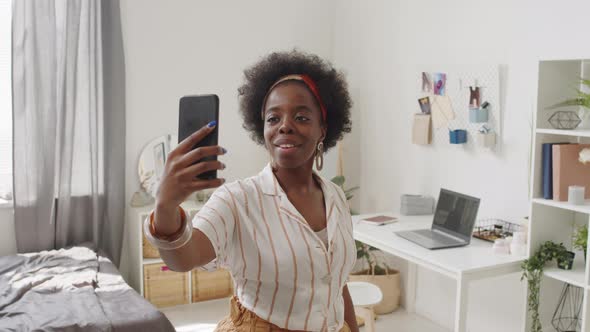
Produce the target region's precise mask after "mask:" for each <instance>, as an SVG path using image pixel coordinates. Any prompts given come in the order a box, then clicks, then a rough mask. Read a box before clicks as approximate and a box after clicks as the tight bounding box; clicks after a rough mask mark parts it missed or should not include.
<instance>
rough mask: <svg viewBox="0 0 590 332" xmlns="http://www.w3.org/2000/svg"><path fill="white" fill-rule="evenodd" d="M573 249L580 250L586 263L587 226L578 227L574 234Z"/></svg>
mask: <svg viewBox="0 0 590 332" xmlns="http://www.w3.org/2000/svg"><path fill="white" fill-rule="evenodd" d="M573 247H574V248H575V249H579V250H582V252H583V253H584V261H586V250H587V248H588V225H584V226H580V227H578V228H577V230H576V232H575V233H574V239H573Z"/></svg>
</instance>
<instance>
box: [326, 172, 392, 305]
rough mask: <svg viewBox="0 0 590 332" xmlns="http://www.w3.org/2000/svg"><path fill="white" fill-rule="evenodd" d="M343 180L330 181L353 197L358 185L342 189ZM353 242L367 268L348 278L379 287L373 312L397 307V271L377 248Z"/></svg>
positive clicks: (357, 253)
mask: <svg viewBox="0 0 590 332" xmlns="http://www.w3.org/2000/svg"><path fill="white" fill-rule="evenodd" d="M345 181H346V179H345V178H344V176H341V175H339V176H336V177H334V178H332V182H334V183H335V184H337V185H338V186H340V188H342V190H343V191H344V194H345V195H346V199H347V200H350V199H351V198H352V197H353V194H352V192H354V191H355V190H357V189H358V188H359V187H353V188H349V189H344V182H345ZM350 213H351V214H352V215H355V214H357V213H356V212H354V211H353V210H351V211H350ZM355 243H356V257H357V261H359V262H360V263H361V264H362V266H366V267H367V268H366V269H363V270H362V271H359V272H356V273H354V274H351V275H350V277H349V279H350V280H351V281H366V282H370V283H372V284H374V285H376V286H377V287H379V289H381V292H382V293H383V300H382V301H381V303H380V304H378V305H376V306H374V307H373V309H374V310H375V313H377V314H379V315H381V314H387V313H390V312H392V311H394V310H395V309H397V308H398V307H399V302H400V296H401V291H400V284H401V282H400V273H399V271H397V270H394V269H391V268H390V267H389V266H387V264H385V263H384V262H383V261H382V260H381V259H380V258H379V257H378V256H377V255H376V254H375V253H376V252H378V251H379V249H377V248H374V247H371V246H369V245H367V244H365V243H362V242H359V241H355Z"/></svg>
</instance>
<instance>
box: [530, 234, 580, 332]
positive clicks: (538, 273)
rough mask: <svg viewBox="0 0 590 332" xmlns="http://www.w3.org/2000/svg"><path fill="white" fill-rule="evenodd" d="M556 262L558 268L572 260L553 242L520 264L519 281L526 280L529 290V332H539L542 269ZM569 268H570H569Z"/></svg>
mask: <svg viewBox="0 0 590 332" xmlns="http://www.w3.org/2000/svg"><path fill="white" fill-rule="evenodd" d="M554 259H555V260H557V261H559V262H561V263H558V265H559V266H560V267H566V266H567V265H568V263H569V262H570V261H573V258H571V259H570V254H568V251H567V249H566V248H565V246H564V245H563V244H562V243H560V244H556V243H555V242H553V241H546V242H545V243H543V244H542V245H541V246H540V247H539V249H537V251H536V252H535V253H534V254H533V255H531V257H529V258H528V259H525V260H524V262H523V263H522V265H521V267H522V270H523V271H522V277H521V280H523V279H526V280H527V286H528V290H529V294H528V311H529V312H530V313H531V319H532V324H531V332H541V331H542V327H541V321H540V319H539V291H540V286H541V278H542V277H543V269H544V267H545V265H546V264H547V263H549V262H551V261H553V260H554ZM570 268H571V266H570Z"/></svg>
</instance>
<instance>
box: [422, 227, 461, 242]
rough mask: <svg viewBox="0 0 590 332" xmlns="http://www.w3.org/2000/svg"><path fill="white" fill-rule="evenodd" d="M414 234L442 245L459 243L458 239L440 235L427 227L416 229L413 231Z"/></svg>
mask: <svg viewBox="0 0 590 332" xmlns="http://www.w3.org/2000/svg"><path fill="white" fill-rule="evenodd" d="M413 233H414V234H416V235H417V236H418V237H421V238H423V239H429V240H432V241H433V242H435V243H437V244H439V243H440V244H442V245H447V244H457V243H459V241H457V240H455V239H453V238H450V237H447V236H444V235H441V234H439V233H437V232H433V231H431V230H429V229H421V230H417V231H415V232H413Z"/></svg>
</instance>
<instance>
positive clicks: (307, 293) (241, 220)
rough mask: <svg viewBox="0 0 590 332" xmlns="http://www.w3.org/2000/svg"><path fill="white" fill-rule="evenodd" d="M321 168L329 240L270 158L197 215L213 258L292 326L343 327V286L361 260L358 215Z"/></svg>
mask: <svg viewBox="0 0 590 332" xmlns="http://www.w3.org/2000/svg"><path fill="white" fill-rule="evenodd" d="M314 174H315V175H316V176H317V177H318V178H319V179H320V183H321V187H322V191H323V193H324V200H325V204H326V213H327V233H328V243H329V245H328V248H326V247H325V246H324V244H323V243H322V240H321V239H320V238H319V237H318V234H316V233H315V232H314V231H313V230H312V229H311V228H310V227H309V225H308V224H307V222H306V221H305V219H304V218H303V216H302V215H301V214H300V213H299V212H298V211H297V209H296V208H295V207H294V206H293V204H291V202H290V201H289V199H288V198H287V195H286V194H285V192H284V191H283V189H282V188H281V186H280V185H279V183H278V181H277V180H276V177H275V176H274V173H273V172H272V170H271V168H270V166H269V165H267V166H266V167H265V168H264V169H263V170H262V172H260V173H259V174H258V175H256V176H253V177H250V178H248V179H245V180H243V181H236V182H233V183H229V184H226V185H224V186H222V187H220V188H218V189H217V190H216V191H215V193H214V194H213V195H212V196H211V198H210V199H209V201H207V203H206V204H205V206H204V207H203V208H202V209H201V210H200V211H199V213H198V214H197V215H196V216H195V218H194V219H193V221H192V222H193V227H195V228H198V229H199V230H201V231H202V232H203V233H205V235H206V236H207V237H208V238H209V240H210V241H211V243H212V244H213V247H214V248H215V253H216V256H217V258H216V259H215V260H214V261H213V262H211V264H213V265H214V266H216V267H225V268H227V269H229V271H230V272H231V275H232V277H233V280H234V286H235V287H234V289H235V291H236V295H237V297H238V299H239V301H240V303H241V304H242V305H243V306H244V307H245V308H246V309H248V310H250V311H252V312H254V313H255V314H256V315H257V316H259V317H261V318H262V319H265V320H267V321H269V322H271V323H273V324H275V325H277V326H279V327H281V328H285V329H290V330H306V331H320V330H328V331H338V330H340V328H342V326H343V324H344V301H343V298H342V288H343V286H344V285H345V283H346V280H347V278H348V274H349V273H350V271H351V270H352V267H353V266H354V263H355V261H356V247H355V244H354V239H353V235H352V234H353V233H352V219H351V217H350V212H349V208H348V204H347V202H346V198H345V196H344V193H343V192H342V190H341V189H340V188H339V187H338V186H337V185H335V184H334V183H332V182H331V181H328V180H325V179H324V178H322V177H321V176H319V175H318V174H317V173H314ZM208 265H209V266H210V264H208Z"/></svg>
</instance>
